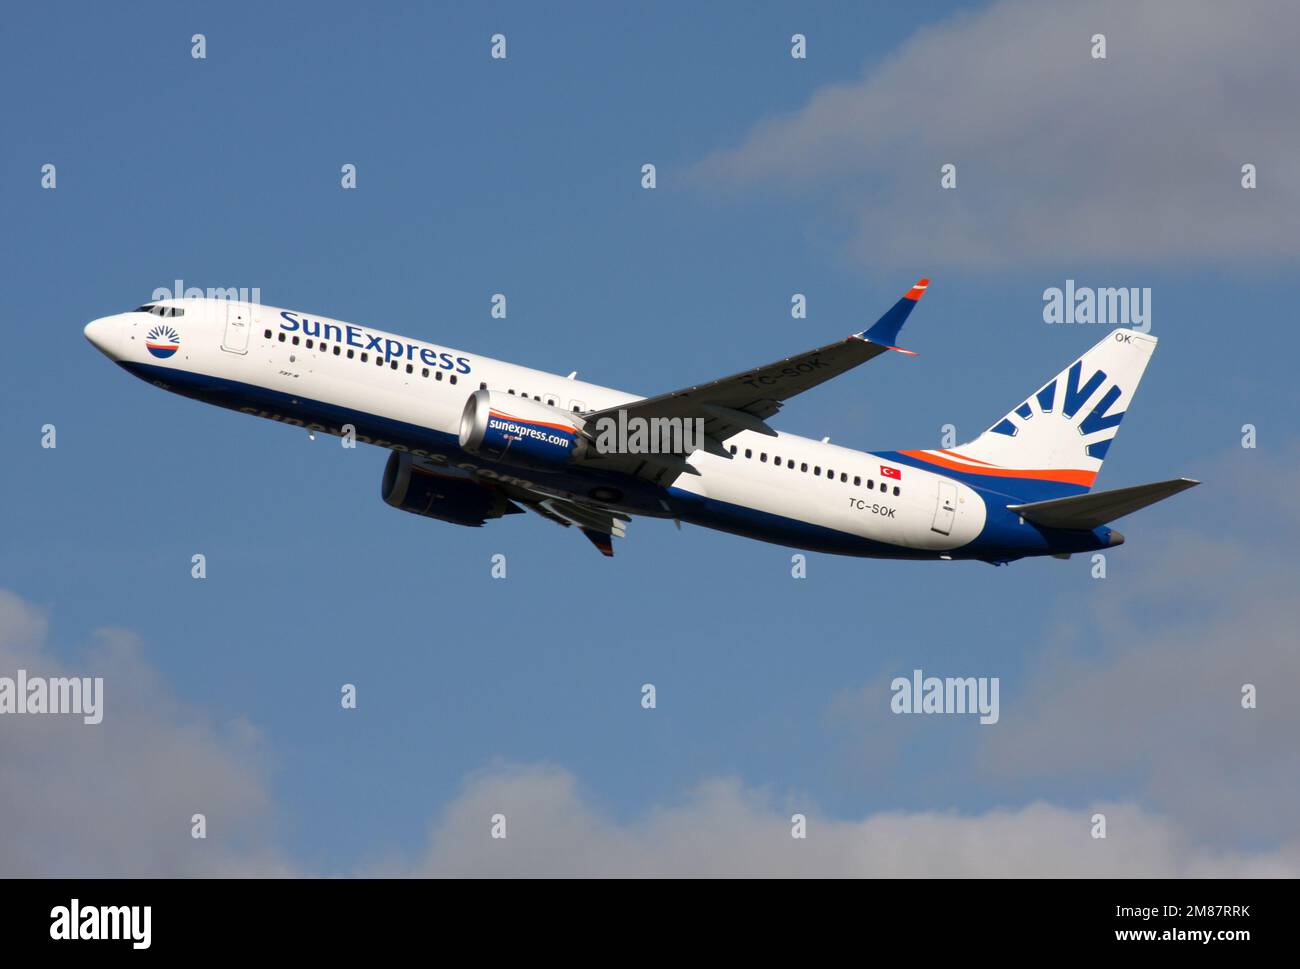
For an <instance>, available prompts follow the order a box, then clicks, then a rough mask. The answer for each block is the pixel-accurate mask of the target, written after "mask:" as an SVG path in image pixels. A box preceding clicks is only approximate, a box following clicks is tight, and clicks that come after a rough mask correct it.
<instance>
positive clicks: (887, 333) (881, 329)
mask: <svg viewBox="0 0 1300 969" xmlns="http://www.w3.org/2000/svg"><path fill="white" fill-rule="evenodd" d="M929 285H930V280H928V279H918V280H917V281H916V285H915V286H913V287H912V288H911V289H909V290H908V291H907V293H906V294H905V295H904V296H903V298H902V299H900V300H899V301H898V302H897V303H895V304H894V305H893V306H891V307H890V308H889V311H888V312H887V313H885V315H884V316H882V317H881V318H880V319H878V320H876V322H875V323H874V324H873V325H872V327H871V329H869V330H867V331H866V332H864V333H860V334H858V335H859V336H861V337H862V338H863V339H864V340H870V341H871V342H872V343H877V344H879V345H880V346H882V347H889V349H891V350H897V351H899V352H900V353H906V354H908V355H909V356H916V354H915V353H914V352H913V351H911V350H904V349H903V348H902V347H900V346H897V345H896V341H897V340H898V331H899V330H901V329H902V328H903V324H904V323H905V322H907V317H908V316H909V315H910V314H911V312H912V310H913V308H915V306H916V304H917V303H919V302H920V301H921V297H922V296H924V295H925V290H926V288H927V287H928V286H929Z"/></svg>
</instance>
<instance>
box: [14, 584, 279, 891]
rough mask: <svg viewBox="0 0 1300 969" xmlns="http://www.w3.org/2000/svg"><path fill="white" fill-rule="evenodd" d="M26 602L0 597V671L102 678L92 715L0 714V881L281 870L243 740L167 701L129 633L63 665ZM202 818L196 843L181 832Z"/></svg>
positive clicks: (236, 727)
mask: <svg viewBox="0 0 1300 969" xmlns="http://www.w3.org/2000/svg"><path fill="white" fill-rule="evenodd" d="M46 638H47V623H46V620H45V617H44V616H43V615H42V614H41V613H40V612H39V611H38V610H36V609H35V608H33V607H32V606H30V605H29V604H27V603H26V602H24V601H23V600H22V599H21V598H19V597H18V596H16V595H14V594H13V593H12V592H10V591H8V590H5V589H0V676H8V677H14V676H16V674H17V671H18V670H19V669H25V670H27V672H28V673H29V674H31V675H42V676H73V675H76V676H102V677H103V678H104V688H103V695H104V700H103V703H104V706H103V709H104V719H103V722H102V723H100V724H98V725H94V726H91V725H87V724H85V723H83V722H82V718H81V717H69V716H55V715H48V714H46V715H32V714H5V715H3V716H0V831H3V837H0V875H3V876H28V875H38V876H91V877H104V876H135V875H197V874H210V875H254V874H281V873H285V872H286V871H287V868H286V866H285V864H284V863H283V861H282V859H281V857H280V856H279V854H278V853H277V852H276V851H275V850H274V849H273V847H272V845H271V838H272V836H273V833H274V832H273V820H274V819H273V812H272V811H271V803H270V799H269V796H268V793H267V789H266V786H265V771H264V769H263V767H262V763H261V761H262V758H261V755H260V753H259V750H258V747H257V738H256V732H255V731H253V730H252V729H251V727H250V725H248V724H247V723H245V722H242V721H238V722H234V723H231V724H226V725H223V726H220V727H218V726H214V725H212V724H210V723H209V722H208V720H207V718H205V717H204V716H203V715H202V714H201V712H200V711H196V710H193V709H191V708H189V707H188V706H187V705H185V704H183V703H181V702H179V701H178V700H177V699H175V698H174V697H173V696H172V695H171V693H170V692H169V691H168V689H167V688H166V686H165V684H163V683H162V681H161V680H160V678H159V676H158V674H157V672H156V671H155V670H154V669H153V667H151V666H150V665H149V664H148V663H147V662H146V660H145V658H144V657H143V655H142V653H141V650H140V645H139V643H138V642H137V640H136V638H135V637H134V636H133V635H131V634H130V633H127V632H124V631H121V630H104V631H101V632H100V633H99V634H98V636H97V638H96V642H95V644H94V645H93V646H92V647H91V648H90V649H88V650H87V651H86V652H85V654H84V656H83V658H82V659H81V660H80V661H79V662H77V663H76V664H66V663H60V662H59V661H58V660H56V659H55V657H54V656H53V655H52V654H51V652H50V651H49V649H48V647H47V645H46ZM196 813H201V814H205V815H206V816H207V823H208V837H207V839H206V840H196V839H193V838H191V837H190V818H191V817H192V816H193V815H194V814H196Z"/></svg>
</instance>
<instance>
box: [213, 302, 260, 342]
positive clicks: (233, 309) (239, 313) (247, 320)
mask: <svg viewBox="0 0 1300 969" xmlns="http://www.w3.org/2000/svg"><path fill="white" fill-rule="evenodd" d="M252 330H253V314H252V312H251V311H250V309H249V306H248V304H247V303H236V302H234V301H233V300H232V301H231V302H228V303H227V304H226V332H225V336H224V337H222V340H221V349H223V350H226V351H228V352H230V353H247V352H248V336H249V334H250V333H251V332H252Z"/></svg>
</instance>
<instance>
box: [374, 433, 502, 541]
mask: <svg viewBox="0 0 1300 969" xmlns="http://www.w3.org/2000/svg"><path fill="white" fill-rule="evenodd" d="M380 494H381V495H382V496H383V499H384V501H385V502H386V503H388V504H390V505H392V506H393V507H394V508H400V509H401V510H402V511H409V512H411V514H413V515H421V516H423V517H425V518H437V519H440V520H441V521H445V522H451V523H453V524H455V525H473V526H478V525H482V524H483V523H484V522H486V521H487V520H488V519H489V518H500V517H501V516H503V515H517V514H521V513H522V512H523V509H522V508H520V507H519V506H518V505H516V504H515V503H514V502H512V501H511V500H510V499H509V498H507V497H506V496H505V495H503V494H502V493H501V492H500V491H498V490H497V489H496V488H493V487H491V486H489V485H486V484H482V483H480V482H478V481H477V480H475V479H473V478H468V477H459V476H457V475H455V474H454V473H452V472H450V471H449V470H448V469H447V468H445V467H440V466H439V465H436V464H434V463H433V462H432V461H424V460H422V459H420V458H414V457H412V456H411V455H409V454H406V453H403V452H400V451H393V452H392V453H391V454H389V455H388V464H387V465H386V466H385V468H384V482H383V485H382V486H381V489H380Z"/></svg>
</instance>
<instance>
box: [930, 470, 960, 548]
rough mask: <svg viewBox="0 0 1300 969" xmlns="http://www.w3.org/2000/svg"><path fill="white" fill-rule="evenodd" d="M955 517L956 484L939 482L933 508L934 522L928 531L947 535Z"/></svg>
mask: <svg viewBox="0 0 1300 969" xmlns="http://www.w3.org/2000/svg"><path fill="white" fill-rule="evenodd" d="M956 517H957V486H956V485H955V484H953V483H952V482H951V481H940V482H939V501H938V504H937V505H936V506H935V509H934V524H933V525H931V526H930V531H932V532H938V533H939V534H940V535H947V534H949V533H950V532H951V531H952V523H953V519H954V518H956Z"/></svg>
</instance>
